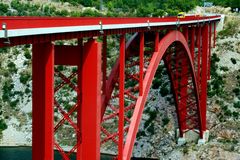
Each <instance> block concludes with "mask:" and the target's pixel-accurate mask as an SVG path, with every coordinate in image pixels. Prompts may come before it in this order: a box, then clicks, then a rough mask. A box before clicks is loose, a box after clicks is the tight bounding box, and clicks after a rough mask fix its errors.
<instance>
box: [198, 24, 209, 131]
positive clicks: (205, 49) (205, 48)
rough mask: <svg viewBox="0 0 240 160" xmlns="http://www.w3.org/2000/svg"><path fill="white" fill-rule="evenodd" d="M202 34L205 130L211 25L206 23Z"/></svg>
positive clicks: (202, 112) (202, 95)
mask: <svg viewBox="0 0 240 160" xmlns="http://www.w3.org/2000/svg"><path fill="white" fill-rule="evenodd" d="M202 33H203V34H202V36H203V39H204V41H203V45H202V57H201V58H202V61H201V62H202V66H201V70H202V71H201V82H200V83H201V96H200V99H201V114H202V124H203V131H205V130H206V129H207V128H206V112H207V110H206V106H207V74H208V69H207V65H208V64H207V62H208V51H209V50H208V47H209V44H208V43H209V38H208V36H209V26H208V24H205V25H204V26H203V28H202Z"/></svg>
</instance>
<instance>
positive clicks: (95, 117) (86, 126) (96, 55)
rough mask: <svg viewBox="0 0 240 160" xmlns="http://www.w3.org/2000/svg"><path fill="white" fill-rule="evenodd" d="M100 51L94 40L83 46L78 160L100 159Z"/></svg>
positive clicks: (100, 47)
mask: <svg viewBox="0 0 240 160" xmlns="http://www.w3.org/2000/svg"><path fill="white" fill-rule="evenodd" d="M101 49H102V46H101V44H100V43H98V42H97V41H96V40H94V39H90V40H89V42H87V43H86V44H84V49H83V51H84V55H83V64H82V75H81V82H82V84H81V87H82V88H81V100H82V102H81V107H82V112H81V113H82V114H81V127H82V130H81V131H82V143H81V145H82V146H81V149H82V150H81V151H82V155H81V158H80V159H96V160H97V159H100V121H101Z"/></svg>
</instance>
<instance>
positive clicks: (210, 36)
mask: <svg viewBox="0 0 240 160" xmlns="http://www.w3.org/2000/svg"><path fill="white" fill-rule="evenodd" d="M211 49H212V24H211V23H209V46H208V58H207V61H208V80H210V70H211Z"/></svg>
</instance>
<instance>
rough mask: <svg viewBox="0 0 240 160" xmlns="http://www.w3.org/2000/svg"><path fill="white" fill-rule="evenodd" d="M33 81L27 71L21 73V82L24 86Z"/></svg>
mask: <svg viewBox="0 0 240 160" xmlns="http://www.w3.org/2000/svg"><path fill="white" fill-rule="evenodd" d="M30 79H31V74H30V73H29V72H27V71H23V72H21V73H20V82H21V83H22V84H27V82H29V80H30Z"/></svg>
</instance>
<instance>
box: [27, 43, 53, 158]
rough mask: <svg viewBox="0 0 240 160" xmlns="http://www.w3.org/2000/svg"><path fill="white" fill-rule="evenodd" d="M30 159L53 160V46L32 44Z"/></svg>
mask: <svg viewBox="0 0 240 160" xmlns="http://www.w3.org/2000/svg"><path fill="white" fill-rule="evenodd" d="M32 51H33V58H32V64H33V65H32V68H33V69H32V70H33V71H32V87H33V92H32V107H33V108H32V159H33V160H53V159H54V157H53V144H54V141H53V104H54V100H53V97H54V46H53V44H51V43H50V42H49V43H39V44H33V49H32Z"/></svg>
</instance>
